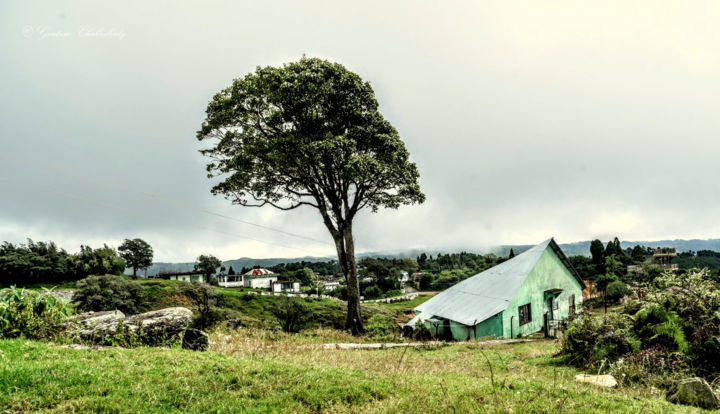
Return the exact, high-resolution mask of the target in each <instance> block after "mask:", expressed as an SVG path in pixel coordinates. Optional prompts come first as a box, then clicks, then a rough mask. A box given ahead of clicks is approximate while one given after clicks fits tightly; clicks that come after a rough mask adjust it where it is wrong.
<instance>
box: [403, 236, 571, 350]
mask: <svg viewBox="0 0 720 414" xmlns="http://www.w3.org/2000/svg"><path fill="white" fill-rule="evenodd" d="M584 287H585V284H584V283H583V281H582V279H581V278H580V276H579V275H578V273H577V271H575V269H574V268H573V267H572V265H571V264H570V262H568V260H567V257H566V256H565V254H564V253H563V252H562V250H560V247H559V246H558V245H557V243H555V240H553V239H549V240H546V241H544V242H542V243H540V244H538V245H537V246H535V247H533V248H531V249H529V250H527V251H525V252H523V253H522V254H519V255H517V256H515V257H513V258H511V259H508V260H507V261H505V262H503V263H501V264H499V265H497V266H495V267H492V268H490V269H488V270H486V271H484V272H482V273H478V274H477V275H475V276H472V277H470V278H468V279H465V280H463V281H462V282H460V283H458V284H456V285H454V286H452V287H450V288H449V289H447V290H444V291H442V292H440V293H438V294H437V295H435V296H434V297H432V298H431V299H430V300H428V301H427V302H425V303H423V304H422V305H420V306H418V307H417V308H415V312H416V316H415V318H413V319H412V320H411V321H410V322H408V325H409V326H411V327H415V326H416V324H417V323H424V324H425V326H426V327H427V328H428V329H430V331H431V332H432V333H433V334H435V335H436V336H438V337H440V338H446V339H455V340H467V339H473V338H481V337H485V336H493V337H498V338H500V337H503V338H515V337H517V336H518V335H528V334H532V333H535V332H538V331H541V330H543V329H545V328H546V325H547V327H548V328H551V327H553V326H557V325H558V324H559V323H561V322H562V321H564V320H566V319H567V317H568V316H569V315H570V314H571V313H574V312H575V307H576V306H577V305H578V304H579V303H580V302H581V301H582V290H583V288H584Z"/></svg>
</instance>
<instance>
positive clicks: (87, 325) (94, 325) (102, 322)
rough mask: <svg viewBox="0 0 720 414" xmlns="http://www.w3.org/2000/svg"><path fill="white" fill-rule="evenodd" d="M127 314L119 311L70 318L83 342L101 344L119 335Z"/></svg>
mask: <svg viewBox="0 0 720 414" xmlns="http://www.w3.org/2000/svg"><path fill="white" fill-rule="evenodd" d="M124 320H125V314H124V313H122V312H120V311H118V310H114V311H104V312H85V313H80V314H77V315H73V316H71V317H70V324H71V325H72V326H74V328H75V333H76V334H77V335H78V336H79V337H80V339H82V340H83V341H91V342H100V341H103V340H104V339H105V338H107V337H112V336H115V335H117V333H118V330H119V329H121V322H122V321H124Z"/></svg>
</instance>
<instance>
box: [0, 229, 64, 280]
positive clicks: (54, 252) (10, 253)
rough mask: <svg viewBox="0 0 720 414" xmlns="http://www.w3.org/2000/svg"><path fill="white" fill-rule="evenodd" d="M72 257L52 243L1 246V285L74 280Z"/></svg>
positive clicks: (30, 241)
mask: <svg viewBox="0 0 720 414" xmlns="http://www.w3.org/2000/svg"><path fill="white" fill-rule="evenodd" d="M75 279H76V277H75V273H74V271H73V269H72V266H71V264H70V255H68V254H67V253H66V252H65V250H62V249H58V247H57V246H56V245H55V243H53V242H33V241H32V240H30V239H28V241H27V244H25V245H17V246H15V245H13V244H11V243H8V242H5V243H3V244H2V245H0V283H3V284H8V285H9V284H14V283H21V284H31V283H46V282H61V281H66V280H75Z"/></svg>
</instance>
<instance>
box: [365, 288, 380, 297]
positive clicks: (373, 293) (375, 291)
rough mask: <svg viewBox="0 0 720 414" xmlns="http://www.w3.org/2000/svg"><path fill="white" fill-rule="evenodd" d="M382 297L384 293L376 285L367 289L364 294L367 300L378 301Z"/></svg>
mask: <svg viewBox="0 0 720 414" xmlns="http://www.w3.org/2000/svg"><path fill="white" fill-rule="evenodd" d="M381 295H382V292H381V291H380V288H379V287H377V286H376V285H372V286H369V287H367V288H365V291H364V292H363V296H364V297H365V299H376V298H379V297H380V296H381Z"/></svg>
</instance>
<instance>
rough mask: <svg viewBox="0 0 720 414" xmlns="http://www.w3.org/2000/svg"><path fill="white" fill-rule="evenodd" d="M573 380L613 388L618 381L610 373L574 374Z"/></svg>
mask: <svg viewBox="0 0 720 414" xmlns="http://www.w3.org/2000/svg"><path fill="white" fill-rule="evenodd" d="M575 381H578V382H586V383H588V384H593V385H597V386H598V387H606V388H615V387H617V385H618V383H617V381H616V380H615V377H613V376H612V375H587V374H578V375H575Z"/></svg>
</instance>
